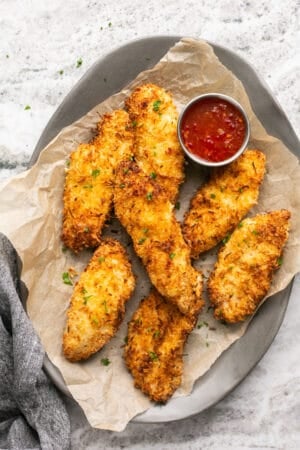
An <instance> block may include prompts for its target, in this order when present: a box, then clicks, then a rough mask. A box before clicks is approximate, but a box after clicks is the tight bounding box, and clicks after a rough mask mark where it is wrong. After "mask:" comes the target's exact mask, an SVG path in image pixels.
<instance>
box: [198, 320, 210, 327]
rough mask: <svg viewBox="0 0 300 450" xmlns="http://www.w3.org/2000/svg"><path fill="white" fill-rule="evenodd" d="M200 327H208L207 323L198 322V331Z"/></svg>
mask: <svg viewBox="0 0 300 450" xmlns="http://www.w3.org/2000/svg"><path fill="white" fill-rule="evenodd" d="M202 327H208V323H207V322H205V321H204V320H203V322H199V323H198V325H197V328H198V329H200V328H202Z"/></svg>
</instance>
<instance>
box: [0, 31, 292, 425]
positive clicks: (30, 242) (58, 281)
mask: <svg viewBox="0 0 300 450" xmlns="http://www.w3.org/2000/svg"><path fill="white" fill-rule="evenodd" d="M144 82H153V83H156V84H158V85H160V86H162V87H164V88H166V89H168V90H169V91H170V92H171V93H172V94H173V96H174V100H175V103H176V105H177V106H178V109H179V110H180V108H181V107H182V105H184V104H185V103H186V102H187V101H189V100H190V99H191V98H192V97H194V96H195V95H198V94H201V93H206V92H221V93H225V94H228V95H231V96H232V97H234V98H235V99H236V100H238V101H239V102H240V103H241V104H242V105H243V106H244V108H245V109H246V112H247V113H248V115H249V119H250V124H251V140H250V144H249V147H250V148H259V149H261V150H263V151H264V152H265V154H266V156H267V174H266V176H265V180H264V182H263V185H262V188H261V193H260V197H259V202H258V205H257V206H256V207H255V208H253V209H252V210H251V212H250V215H253V214H254V213H257V212H262V211H268V210H274V209H278V208H287V209H289V210H290V211H291V212H292V220H291V224H292V225H291V231H290V237H289V241H288V243H287V245H286V248H285V250H284V262H283V265H282V267H281V268H280V270H279V271H277V273H276V275H275V277H274V281H273V284H272V287H271V290H270V292H269V295H271V294H274V293H276V292H278V291H280V290H282V289H283V288H284V287H286V286H287V285H288V283H289V282H290V281H291V279H292V278H293V276H294V275H295V274H296V273H297V272H298V271H299V269H300V214H299V211H300V209H299V206H300V169H299V163H298V159H297V158H296V157H295V156H294V155H293V154H292V153H291V152H290V151H289V150H288V149H287V148H286V147H285V145H284V144H283V143H282V142H281V141H279V140H278V139H276V138H274V137H272V136H269V135H267V133H266V132H265V130H264V128H263V126H262V125H261V124H260V122H259V121H258V119H257V118H256V117H255V115H254V113H253V111H252V109H251V105H250V102H249V99H248V97H247V94H246V92H245V90H244V88H243V86H242V83H241V82H240V81H239V80H238V79H237V78H236V77H235V76H234V75H233V73H232V72H231V71H230V70H228V69H227V68H226V67H225V66H223V65H222V64H221V62H220V61H219V60H218V58H217V57H216V56H215V54H214V52H213V49H212V47H211V46H210V45H208V44H207V43H206V42H203V41H198V40H194V39H187V38H186V39H182V40H181V41H180V42H178V43H177V44H176V45H175V46H174V47H173V48H171V49H170V50H169V52H168V53H167V54H166V55H165V56H164V57H163V58H162V59H161V61H160V62H159V63H158V64H157V65H156V66H155V67H154V68H152V69H151V70H147V71H145V72H143V73H141V74H140V75H139V76H138V77H137V78H136V79H135V80H134V81H133V82H132V83H131V84H130V85H129V86H127V87H126V88H124V90H122V92H120V93H117V94H115V95H113V96H112V97H110V98H108V99H107V100H106V101H105V102H103V103H102V104H100V105H98V106H97V107H95V108H94V109H93V110H92V111H90V112H89V113H88V114H87V115H86V116H84V117H82V118H81V119H80V120H78V121H76V122H75V123H73V124H72V125H70V126H68V127H66V128H64V129H63V130H62V131H61V132H60V133H59V135H58V136H57V137H56V138H55V139H53V140H52V142H51V143H50V144H49V145H48V146H47V147H46V148H45V149H44V150H43V151H42V152H41V154H40V156H39V159H38V161H37V163H36V164H35V165H34V166H33V167H32V168H31V169H30V170H28V171H26V172H24V173H21V174H19V175H17V176H15V177H13V178H12V179H10V180H8V181H6V182H5V183H4V184H3V186H2V187H1V188H0V223H1V231H2V232H3V233H5V234H6V235H7V236H8V237H9V238H10V240H11V241H12V243H13V244H14V246H15V247H16V249H17V251H18V253H19V255H20V257H21V258H22V261H23V273H22V279H23V281H24V282H25V283H26V285H27V287H28V289H29V298H28V302H27V311H28V314H29V317H30V319H31V320H32V322H33V325H34V328H35V329H36V331H37V333H38V335H39V336H40V338H41V341H42V343H43V345H44V347H45V350H46V352H47V354H48V356H49V358H50V360H51V361H52V363H53V364H54V365H56V366H57V367H58V368H59V369H60V371H61V373H62V375H63V378H64V380H65V383H66V385H67V387H68V389H69V390H70V392H71V393H72V395H73V397H74V398H75V400H76V401H77V402H78V403H79V404H80V406H81V407H82V409H83V410H84V412H85V414H86V417H87V419H88V421H89V422H90V424H91V425H92V426H93V427H96V428H102V429H108V430H115V431H121V430H123V429H124V428H125V426H126V424H127V423H128V422H129V421H130V420H131V419H132V418H133V417H134V416H135V415H136V414H138V413H141V412H142V411H145V410H146V409H147V408H149V407H150V406H152V404H151V402H150V401H149V400H148V399H147V398H146V397H145V396H144V395H143V394H142V393H141V392H140V391H139V390H137V389H135V388H134V386H133V380H132V377H131V375H130V374H129V372H128V371H127V369H126V367H125V365H124V361H123V357H122V354H123V346H124V338H125V336H126V334H127V322H128V321H129V320H130V317H131V315H132V313H133V311H134V310H135V309H136V307H137V305H138V303H139V301H140V300H141V298H142V297H143V296H145V295H146V294H147V293H148V291H149V287H150V284H149V280H148V278H147V275H146V273H145V270H144V269H143V267H142V266H141V264H140V262H139V261H138V259H137V258H136V256H135V255H134V253H133V251H132V248H131V245H130V239H129V237H128V236H127V235H126V233H125V232H124V231H123V230H122V229H121V228H120V226H119V223H118V222H117V221H116V220H112V221H111V223H110V225H109V226H108V227H107V228H106V230H105V234H106V235H111V236H114V237H116V238H117V239H120V240H121V241H122V242H123V243H124V244H125V246H126V248H127V250H128V252H129V254H130V255H131V259H132V263H133V270H134V272H135V274H136V275H137V280H138V284H137V288H136V290H135V293H134V295H133V297H132V298H131V300H130V301H129V302H128V304H127V312H126V316H125V319H124V321H123V324H122V326H121V328H120V329H119V331H118V333H117V335H116V336H115V337H114V338H113V339H112V340H111V342H110V343H109V344H108V345H107V346H105V347H104V348H103V349H102V350H101V351H100V352H98V353H97V354H96V355H94V356H93V357H91V358H90V359H89V360H88V361H85V362H82V363H76V364H74V363H70V362H68V361H67V360H66V359H65V358H64V356H63V354H62V333H63V329H64V325H65V314H66V310H67V307H68V304H69V299H70V295H71V293H72V287H71V286H67V285H65V284H64V283H63V282H62V273H63V272H65V271H67V270H68V269H69V268H70V267H74V268H75V269H76V270H77V272H78V273H80V272H81V271H82V269H83V268H84V266H85V265H86V263H87V262H88V260H89V258H90V257H91V252H89V251H85V252H83V253H81V254H80V255H78V256H74V255H72V254H71V252H70V251H67V252H64V251H63V250H62V242H61V241H60V232H61V223H62V207H63V205H62V193H63V184H64V173H65V163H66V160H67V159H68V155H69V153H70V152H71V151H73V150H75V149H76V147H77V145H78V143H80V142H87V141H89V140H90V138H91V137H92V135H93V131H94V129H95V126H96V123H97V122H98V121H99V115H101V114H103V113H104V112H107V111H111V110H113V109H115V108H120V107H121V108H122V107H123V104H124V99H125V98H126V96H127V95H128V94H129V92H130V91H131V90H132V89H133V88H134V87H136V86H137V85H139V84H142V83H144ZM203 179H204V172H201V170H199V169H197V170H196V169H195V168H194V167H193V166H192V165H191V164H188V165H187V168H186V183H185V184H184V186H183V187H182V190H181V196H180V203H181V208H180V211H179V213H178V218H179V220H180V219H181V218H182V216H183V214H184V211H185V210H186V209H187V208H188V204H189V199H190V197H191V195H192V194H193V192H194V191H195V189H197V187H199V186H200V185H201V183H202V182H203ZM215 255H216V249H214V250H212V251H211V252H208V253H207V254H206V255H205V258H200V259H199V261H197V263H196V266H197V267H199V268H201V269H202V270H203V272H204V274H208V273H209V271H210V270H211V269H212V266H213V263H214V261H215ZM270 301H271V300H270ZM198 324H199V325H200V326H199V327H196V328H195V330H194V331H193V333H192V334H191V335H190V337H189V340H188V343H187V345H186V349H185V352H184V353H185V356H184V376H183V383H182V386H181V387H180V388H179V389H178V391H177V392H176V393H175V396H179V395H187V394H188V393H189V392H190V391H191V390H192V387H193V383H194V381H195V380H196V379H198V378H199V377H201V375H203V374H204V373H205V372H206V371H207V370H208V369H209V368H210V367H211V365H212V364H213V363H214V361H215V360H216V359H217V358H218V357H219V355H220V354H221V353H222V352H223V351H224V350H226V348H228V347H229V346H230V345H231V344H232V343H233V342H234V341H235V340H237V339H238V338H239V337H241V336H242V335H243V334H244V332H245V330H246V328H247V323H244V324H241V325H235V326H224V325H222V324H220V323H218V322H216V321H215V320H214V319H213V317H212V312H211V311H210V310H208V308H207V307H206V308H204V312H203V313H202V314H201V315H200V316H199V322H198ZM106 357H107V358H109V360H110V361H111V364H110V365H109V366H107V367H104V366H103V365H101V359H102V358H106Z"/></svg>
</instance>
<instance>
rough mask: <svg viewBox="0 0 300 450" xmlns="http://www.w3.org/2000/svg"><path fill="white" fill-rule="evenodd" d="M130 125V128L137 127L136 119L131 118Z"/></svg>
mask: <svg viewBox="0 0 300 450" xmlns="http://www.w3.org/2000/svg"><path fill="white" fill-rule="evenodd" d="M131 125H132V128H136V127H137V121H136V120H133V121H132V123H131Z"/></svg>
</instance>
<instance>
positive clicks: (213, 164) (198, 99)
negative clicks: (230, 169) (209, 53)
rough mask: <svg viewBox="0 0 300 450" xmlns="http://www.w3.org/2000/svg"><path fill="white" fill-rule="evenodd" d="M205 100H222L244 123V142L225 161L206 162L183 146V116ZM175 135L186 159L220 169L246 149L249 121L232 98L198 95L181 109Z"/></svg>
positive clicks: (217, 95) (216, 94)
mask: <svg viewBox="0 0 300 450" xmlns="http://www.w3.org/2000/svg"><path fill="white" fill-rule="evenodd" d="M207 98H213V99H220V100H224V101H225V102H227V103H229V104H231V105H233V106H234V107H235V108H236V109H237V110H238V111H239V112H240V113H241V115H242V117H243V119H244V122H245V137H244V140H243V142H242V145H241V147H240V148H239V149H238V150H237V151H236V152H235V153H234V155H232V156H231V157H230V158H227V159H225V160H222V161H216V162H215V161H208V160H207V159H203V158H201V157H200V156H198V155H195V154H194V153H192V152H191V151H190V150H189V149H188V148H187V147H186V145H185V143H184V139H183V137H182V134H181V130H182V121H183V119H184V117H185V114H186V113H187V111H188V110H189V108H190V107H191V106H192V105H194V104H195V103H197V102H201V101H203V100H204V99H207ZM177 135H178V139H179V142H180V145H181V147H182V148H183V150H184V152H185V154H186V155H187V156H188V158H190V159H191V160H192V161H194V162H195V163H198V164H200V165H202V166H207V167H220V166H225V165H226V164H229V163H231V162H233V161H234V160H236V159H237V158H238V157H239V156H240V155H241V154H242V153H243V152H244V150H245V149H246V147H247V145H248V142H249V138H250V124H249V120H248V117H247V114H246V112H245V110H244V109H243V107H242V106H241V105H240V104H239V103H238V102H237V101H236V100H235V99H233V98H232V97H229V96H228V95H224V94H219V93H209V94H203V95H199V96H197V97H195V98H193V99H192V100H191V101H190V102H189V103H187V105H185V107H184V108H183V110H182V111H181V113H180V115H179V118H178V124H177Z"/></svg>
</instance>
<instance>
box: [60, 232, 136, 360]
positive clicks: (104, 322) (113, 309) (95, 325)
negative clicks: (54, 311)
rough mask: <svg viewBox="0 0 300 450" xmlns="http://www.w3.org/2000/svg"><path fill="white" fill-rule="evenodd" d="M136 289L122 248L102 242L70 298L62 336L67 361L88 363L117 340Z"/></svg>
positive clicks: (109, 241) (117, 243)
mask: <svg viewBox="0 0 300 450" xmlns="http://www.w3.org/2000/svg"><path fill="white" fill-rule="evenodd" d="M134 287H135V278H134V275H133V273H132V270H131V264H130V263H129V261H128V258H127V255H126V252H125V250H124V248H123V247H122V245H121V244H120V243H119V242H118V241H117V240H114V239H106V240H104V241H102V242H101V244H100V246H99V247H98V248H97V250H96V251H95V253H94V255H93V257H92V259H91V260H90V262H89V264H88V266H87V267H86V269H85V270H84V272H83V273H82V274H81V276H80V279H79V281H78V282H77V283H76V285H75V288H74V291H73V295H72V297H71V302H70V306H69V309H68V312H67V324H66V328H65V331H64V335H63V351H64V355H65V357H66V358H67V359H68V360H70V361H80V360H83V359H87V358H88V357H89V356H91V355H92V354H94V353H95V352H97V351H98V350H100V349H101V348H102V347H103V346H104V345H105V344H106V343H107V342H108V341H109V340H110V339H111V338H112V337H113V336H114V334H115V333H116V331H117V329H118V327H119V325H120V323H121V321H122V320H123V317H124V313H125V304H126V302H127V300H128V299H129V298H130V296H131V294H132V292H133V290H134Z"/></svg>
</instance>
